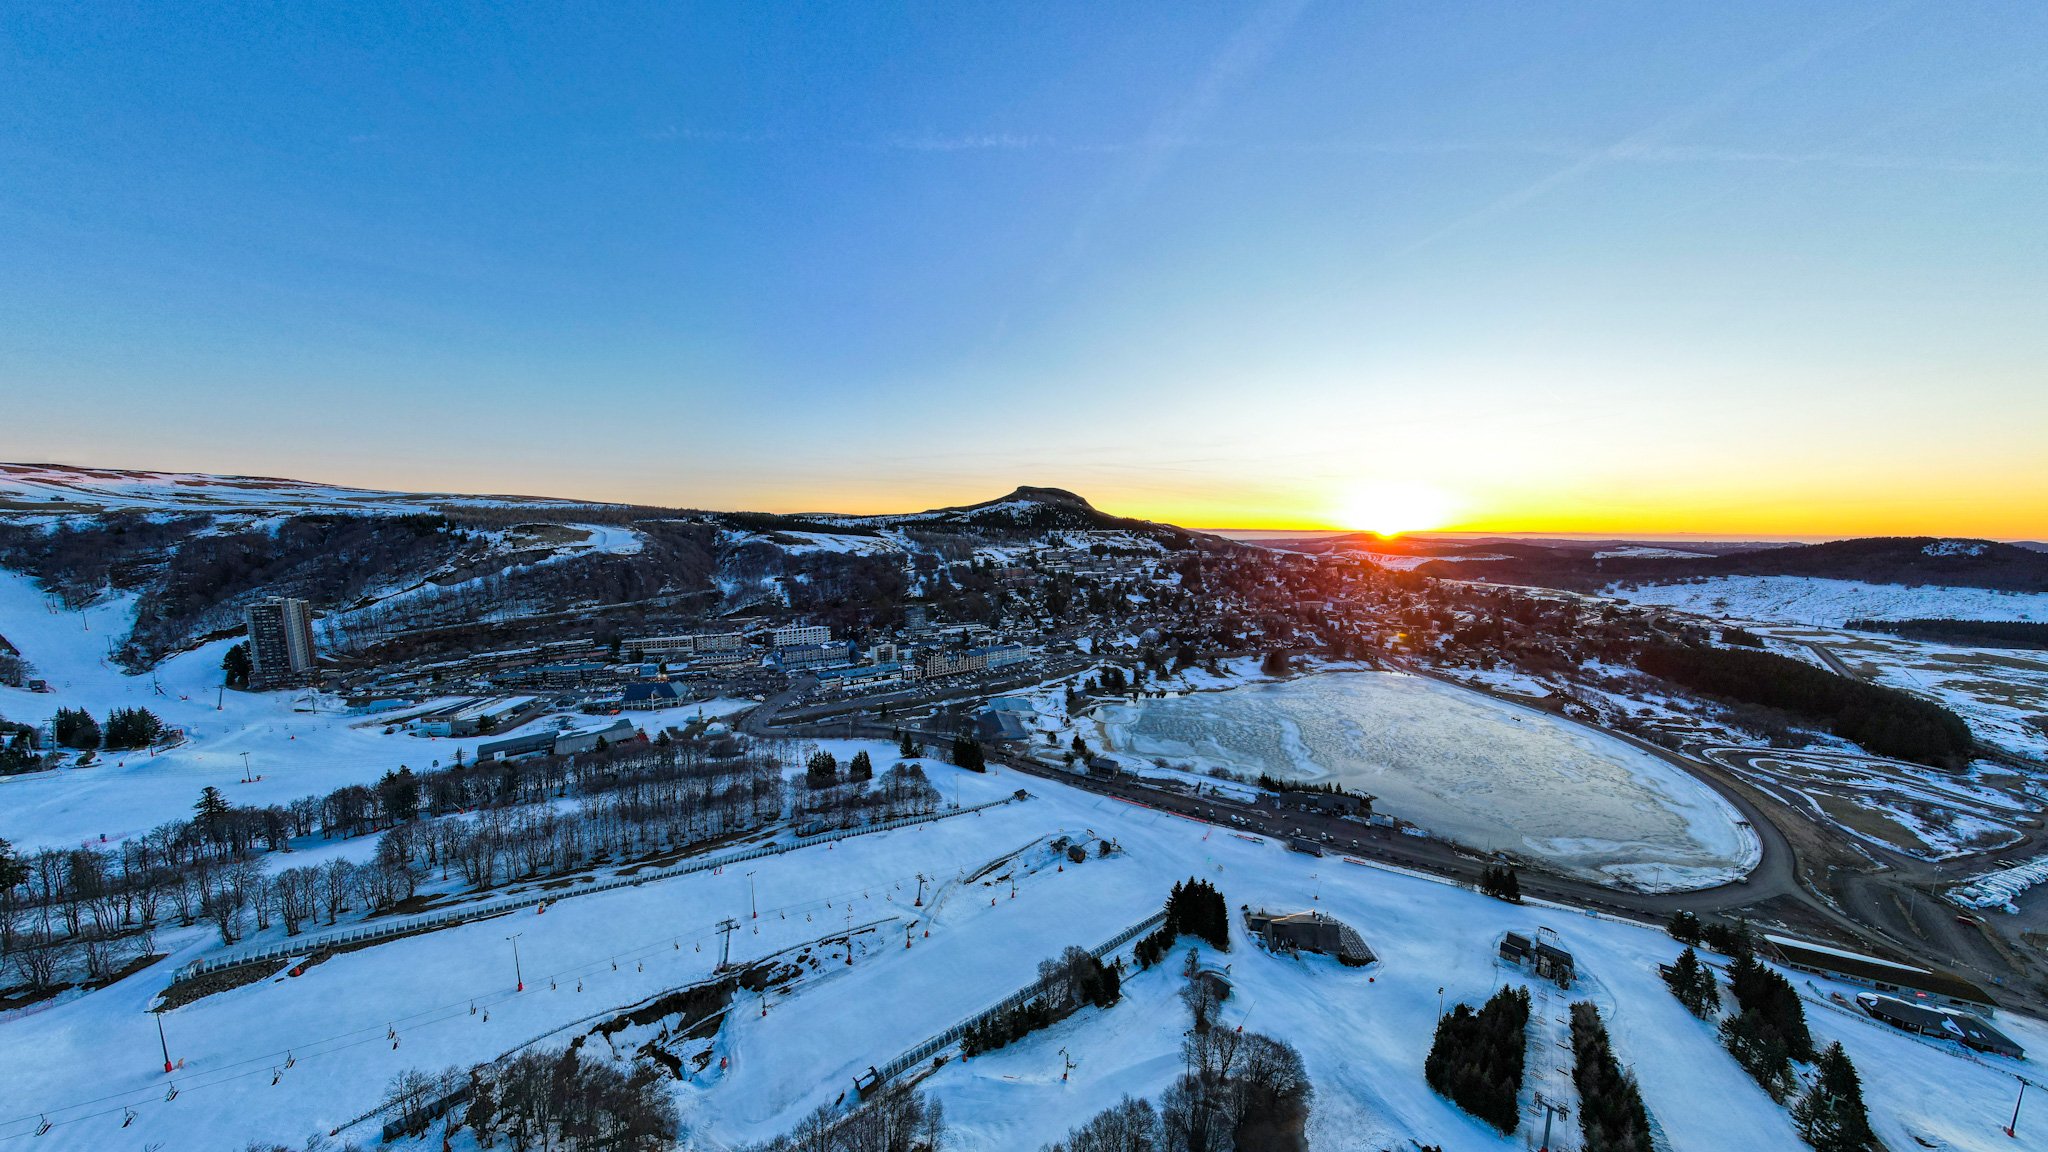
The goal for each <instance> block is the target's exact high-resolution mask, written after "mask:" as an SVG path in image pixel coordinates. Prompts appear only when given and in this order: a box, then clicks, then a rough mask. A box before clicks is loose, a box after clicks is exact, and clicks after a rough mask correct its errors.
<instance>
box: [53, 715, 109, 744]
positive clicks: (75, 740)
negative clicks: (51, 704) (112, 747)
mask: <svg viewBox="0 0 2048 1152" xmlns="http://www.w3.org/2000/svg"><path fill="white" fill-rule="evenodd" d="M54 727H55V729H56V731H55V733H54V734H55V735H56V737H57V743H58V744H59V745H60V746H62V747H65V748H76V749H78V750H79V751H81V752H90V751H92V750H93V749H95V748H97V747H99V746H100V724H99V721H97V720H94V719H93V718H92V713H90V712H87V711H86V710H85V709H83V708H59V709H57V720H56V724H55V726H54Z"/></svg>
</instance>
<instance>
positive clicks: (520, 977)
mask: <svg viewBox="0 0 2048 1152" xmlns="http://www.w3.org/2000/svg"><path fill="white" fill-rule="evenodd" d="M524 935H526V933H524V932H514V933H513V934H511V935H510V936H507V937H505V939H507V940H510V941H511V942H512V978H513V980H514V982H516V983H517V984H518V985H519V987H518V988H517V989H515V991H519V992H524V991H526V974H525V973H523V972H521V971H520V970H519V938H520V937H521V936H524Z"/></svg>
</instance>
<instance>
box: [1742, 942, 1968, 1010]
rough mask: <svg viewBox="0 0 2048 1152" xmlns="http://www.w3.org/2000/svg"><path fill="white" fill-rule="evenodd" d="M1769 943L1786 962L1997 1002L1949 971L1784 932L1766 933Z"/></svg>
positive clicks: (1965, 998)
mask: <svg viewBox="0 0 2048 1152" xmlns="http://www.w3.org/2000/svg"><path fill="white" fill-rule="evenodd" d="M1764 942H1765V943H1766V944H1768V945H1769V946H1770V947H1771V949H1772V950H1773V951H1775V952H1776V953H1777V954H1778V956H1779V957H1780V958H1781V959H1783V960H1784V962H1785V963H1787V964H1795V965H1802V966H1804V967H1807V968H1815V969H1819V970H1820V971H1822V972H1839V973H1841V974H1842V975H1844V976H1850V977H1854V978H1856V979H1859V980H1869V981H1872V982H1873V983H1874V982H1877V981H1883V982H1884V983H1887V984H1896V985H1898V986H1900V987H1902V988H1911V989H1913V990H1915V991H1918V992H1926V993H1930V994H1932V995H1936V996H1945V997H1947V998H1949V999H1951V1000H1960V1001H1965V1002H1967V1003H1971V1004H1984V1005H1990V1006H1996V1003H1997V1002H1996V1001H1994V1000H1992V999H1991V995H1990V993H1987V992H1985V991H1984V990H1983V989H1982V988H1979V987H1977V986H1976V985H1975V984H1972V983H1970V982H1969V981H1968V980H1965V979H1963V978H1962V977H1961V976H1957V975H1955V974H1953V973H1950V972H1932V971H1929V970H1927V969H1925V968H1913V967H1909V966H1907V965H1905V964H1894V963H1892V962H1891V961H1889V960H1879V959H1878V958H1877V957H1875V956H1859V955H1857V954H1856V953H1854V952H1844V951H1842V950H1841V949H1839V948H1830V947H1828V946H1826V945H1824V944H1809V943H1807V942H1806V941H1804V940H1792V939H1788V938H1787V937H1784V936H1771V935H1766V936H1764Z"/></svg>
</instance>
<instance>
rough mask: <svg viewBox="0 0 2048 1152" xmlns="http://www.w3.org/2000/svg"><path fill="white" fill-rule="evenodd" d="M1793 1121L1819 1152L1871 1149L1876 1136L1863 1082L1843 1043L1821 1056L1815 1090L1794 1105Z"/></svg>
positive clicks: (1837, 1044) (1828, 1049)
mask: <svg viewBox="0 0 2048 1152" xmlns="http://www.w3.org/2000/svg"><path fill="white" fill-rule="evenodd" d="M1792 1120H1793V1122H1794V1123H1795V1124H1797V1125H1799V1135H1800V1136H1802V1137H1804V1138H1805V1139H1806V1142H1807V1143H1808V1144H1811V1145H1813V1146H1814V1149H1815V1150H1816V1152H1861V1150H1862V1149H1864V1148H1867V1147H1869V1145H1870V1142H1871V1140H1872V1138H1873V1134H1872V1132H1871V1131H1870V1117H1869V1115H1868V1114H1867V1113H1865V1112H1864V1110H1863V1082H1862V1079H1861V1078H1860V1077H1858V1076H1857V1075H1856V1065H1854V1064H1852V1063H1850V1061H1849V1055H1848V1053H1846V1052H1844V1051H1842V1045H1841V1042H1840V1041H1837V1042H1835V1043H1833V1044H1830V1045H1828V1047H1827V1051H1825V1052H1822V1053H1821V1054H1820V1059H1819V1061H1818V1063H1817V1066H1816V1067H1815V1068H1814V1078H1813V1086H1812V1087H1811V1088H1808V1089H1807V1090H1806V1095H1804V1096H1802V1097H1800V1098H1799V1103H1797V1104H1795V1105H1793V1107H1792Z"/></svg>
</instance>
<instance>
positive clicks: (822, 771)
mask: <svg viewBox="0 0 2048 1152" xmlns="http://www.w3.org/2000/svg"><path fill="white" fill-rule="evenodd" d="M804 783H805V784H806V785H808V786H810V787H812V788H830V787H832V786H833V785H834V784H837V783H839V761H838V759H836V758H835V757H834V756H833V755H832V754H831V753H830V752H823V751H820V752H813V753H811V759H810V761H809V763H807V764H805V765H804Z"/></svg>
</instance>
